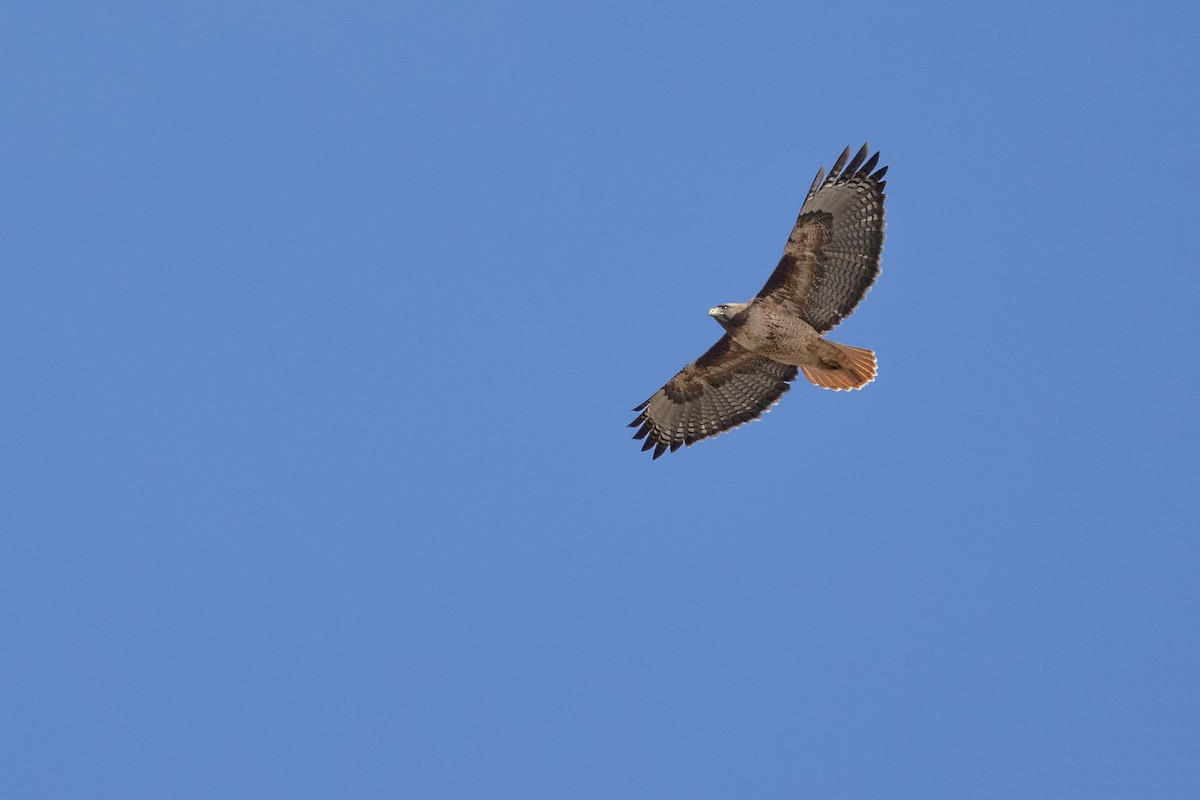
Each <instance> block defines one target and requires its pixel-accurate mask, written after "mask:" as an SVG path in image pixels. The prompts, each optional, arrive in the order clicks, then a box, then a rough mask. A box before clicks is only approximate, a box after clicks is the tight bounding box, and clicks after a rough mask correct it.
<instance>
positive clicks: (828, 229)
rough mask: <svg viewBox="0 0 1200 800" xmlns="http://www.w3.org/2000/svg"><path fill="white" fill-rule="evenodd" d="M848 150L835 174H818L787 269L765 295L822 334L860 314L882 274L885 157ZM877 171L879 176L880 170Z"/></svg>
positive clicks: (791, 242)
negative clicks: (858, 310)
mask: <svg viewBox="0 0 1200 800" xmlns="http://www.w3.org/2000/svg"><path fill="white" fill-rule="evenodd" d="M868 152H869V150H868V149H867V146H866V145H865V144H864V145H863V146H862V149H861V150H859V151H858V154H857V155H856V156H854V158H853V159H851V160H850V163H849V164H847V163H846V159H847V158H849V157H850V148H848V147H847V148H846V149H845V150H844V151H843V152H842V155H841V156H840V157H839V158H838V160H837V162H836V163H835V164H834V165H833V169H832V170H830V171H829V177H828V178H825V170H824V169H820V170H818V171H817V177H816V178H815V179H814V180H813V184H812V187H811V188H810V189H809V190H808V196H807V197H806V198H805V199H804V205H803V206H802V207H801V208H800V217H799V219H797V220H796V227H795V228H794V229H793V230H792V235H791V236H789V237H788V242H787V246H786V247H785V248H784V251H783V258H781V259H780V260H779V266H777V267H776V268H775V271H774V272H773V273H771V277H770V279H769V280H768V281H767V283H766V285H765V286H763V288H762V291H761V292H759V293H758V297H770V298H772V299H774V300H775V301H777V302H779V303H780V304H782V305H783V306H784V307H786V308H788V309H789V310H791V311H792V312H793V313H794V314H796V315H797V316H799V317H800V318H801V319H803V320H804V321H805V322H807V323H808V324H809V325H812V326H813V327H814V328H816V329H817V332H818V333H825V332H826V331H828V330H830V329H832V328H833V327H834V326H835V325H837V324H838V323H839V322H841V321H842V320H843V319H845V318H846V317H848V316H850V314H851V313H852V312H853V311H854V307H855V306H857V305H858V303H859V301H860V300H862V299H863V295H865V294H866V293H867V290H868V289H870V288H871V284H873V283H874V282H875V278H876V277H878V276H879V258H880V255H881V254H882V252H883V228H884V221H883V201H884V199H885V197H886V196H885V195H884V193H883V189H884V187H885V186H887V182H886V181H884V180H883V176H884V175H885V174H887V167H880V168H879V169H878V170H875V166H876V164H878V163H879V153H876V154H875V155H873V156H871V157H870V158H869V159H868V158H867V153H868ZM873 170H874V171H873Z"/></svg>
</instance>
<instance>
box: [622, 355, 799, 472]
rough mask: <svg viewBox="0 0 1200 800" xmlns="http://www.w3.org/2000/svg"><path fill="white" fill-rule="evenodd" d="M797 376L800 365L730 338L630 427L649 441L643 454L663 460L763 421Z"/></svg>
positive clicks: (660, 393)
mask: <svg viewBox="0 0 1200 800" xmlns="http://www.w3.org/2000/svg"><path fill="white" fill-rule="evenodd" d="M795 377H796V368H795V367H790V366H788V365H787V364H780V363H779V362H778V361H772V360H771V359H769V358H763V357H762V356H758V355H755V354H754V353H751V352H750V351H749V350H747V349H745V348H744V347H742V346H741V345H739V344H738V343H737V342H735V341H734V340H733V338H732V337H730V336H729V334H726V335H724V336H722V337H721V339H720V341H718V342H717V343H716V344H715V345H713V346H712V347H711V348H709V350H708V352H707V353H705V354H704V355H702V356H700V357H699V358H697V359H696V360H695V361H693V362H692V363H691V364H688V365H687V366H686V367H684V368H683V369H682V370H680V371H679V374H678V375H676V376H675V377H674V378H671V380H669V381H667V385H666V386H664V387H662V388H661V389H659V390H658V391H657V392H655V393H654V395H653V396H652V397H651V398H650V399H649V400H647V401H646V402H644V403H642V404H641V405H640V406H638V407H637V408H635V409H634V411H640V412H641V413H640V414H638V416H637V419H635V420H634V421H633V422H632V423H630V425H629V427H631V428H637V429H638V431H637V433H635V434H634V435H633V438H634V439H645V440H646V442H645V444H643V445H642V450H649V449H650V448H651V447H653V448H654V457H655V458H658V457H659V456H661V455H662V454H663V452H664V451H666V450H667V449H668V448H670V450H671V452H675V451H676V450H678V449H679V448H680V446H682V445H688V446H691V445H692V444H693V443H694V442H698V441H700V440H701V439H707V438H708V437H710V436H716V435H717V434H718V433H722V432H723V431H727V430H729V429H730V428H736V427H737V426H738V425H741V424H742V423H744V422H750V421H751V420H755V419H758V418H759V417H760V416H762V414H763V412H764V411H766V410H768V409H769V408H770V407H771V406H772V405H774V404H775V402H776V401H778V400H779V398H780V396H781V395H782V394H783V393H784V392H786V391H787V390H788V389H790V388H791V387H790V386H788V381H790V380H792V379H793V378H795Z"/></svg>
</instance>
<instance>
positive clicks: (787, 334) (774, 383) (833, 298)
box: [629, 144, 887, 458]
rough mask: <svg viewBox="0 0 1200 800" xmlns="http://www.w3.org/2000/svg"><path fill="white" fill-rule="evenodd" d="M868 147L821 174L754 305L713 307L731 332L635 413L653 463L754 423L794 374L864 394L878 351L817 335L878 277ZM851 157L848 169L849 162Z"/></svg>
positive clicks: (874, 188) (879, 236) (877, 203)
mask: <svg viewBox="0 0 1200 800" xmlns="http://www.w3.org/2000/svg"><path fill="white" fill-rule="evenodd" d="M868 152H869V150H868V149H867V146H866V145H865V144H864V145H863V146H862V149H861V150H859V151H858V154H857V155H855V156H854V158H852V159H851V158H850V148H846V150H845V151H844V152H843V153H842V155H841V156H840V157H839V158H838V160H837V162H836V163H834V165H833V169H831V170H830V171H829V177H828V178H826V177H825V171H824V169H821V170H818V171H817V177H816V178H815V179H814V180H813V183H812V187H811V188H809V190H808V196H807V197H806V198H805V200H804V205H803V206H802V207H801V209H800V216H799V218H798V219H797V220H796V226H795V227H794V228H793V229H792V234H791V236H789V237H788V241H787V244H786V245H785V247H784V251H783V257H782V258H781V259H780V260H779V265H778V266H777V267H776V268H775V271H774V272H773V273H771V277H770V278H768V279H767V283H766V285H765V286H763V288H762V291H760V292H759V293H758V294H757V295H755V297H754V298H753V299H752V300H751V301H750V302H748V303H726V304H724V305H720V306H717V307H716V308H713V309H710V310H709V312H708V313H709V315H710V316H712V317H713V318H714V319H716V321H717V322H718V323H719V324H720V325H721V327H722V328H724V329H725V335H724V336H722V337H721V339H720V340H719V341H718V342H717V343H716V344H715V345H713V346H712V347H711V348H710V349H709V350H708V352H707V353H705V354H704V355H702V356H700V358H698V359H696V360H695V361H693V362H692V363H691V364H688V365H687V366H686V367H684V368H683V369H682V370H680V372H679V373H678V374H677V375H676V376H675V377H673V378H671V380H669V381H667V384H666V385H665V386H663V387H662V388H661V389H659V390H658V391H657V392H655V393H654V394H653V395H652V396H651V397H650V398H649V399H647V400H646V401H645V402H644V403H642V404H641V405H639V406H638V407H637V408H635V409H634V411H638V412H640V413H639V414H638V416H637V419H635V420H634V421H633V422H632V423H630V425H629V427H631V428H637V429H638V430H637V432H636V433H635V434H634V435H633V438H634V439H645V440H646V441H645V443H644V444H643V445H642V449H643V450H649V449H651V448H653V449H654V458H658V457H659V456H661V455H662V454H663V453H664V452H666V451H667V450H671V451H672V452H674V451H675V450H678V449H679V448H680V447H681V446H685V445H687V446H690V445H692V444H694V443H695V442H698V441H700V440H701V439H706V438H708V437H710V436H716V435H717V434H718V433H722V432H724V431H727V430H729V429H731V428H736V427H737V426H739V425H741V424H743V423H746V422H750V421H752V420H755V419H758V418H759V417H760V416H762V414H763V412H765V411H767V410H769V409H770V408H771V406H772V405H774V404H775V403H776V402H777V401H778V400H779V398H780V397H781V396H782V395H783V393H784V392H786V391H787V390H788V389H789V388H791V387H790V386H789V385H788V384H789V383H790V382H791V381H792V380H793V379H794V378H795V377H796V374H797V370H798V369H799V370H802V371H803V372H804V377H806V378H808V380H809V381H811V382H812V383H813V384H814V385H816V386H821V387H824V388H826V389H834V390H838V391H840V390H846V389H860V388H862V387H863V386H865V385H866V384H868V383H870V382H871V381H872V380H874V379H875V373H876V363H875V354H874V353H873V352H871V351H870V350H864V349H862V348H859V347H850V346H849V345H844V344H837V343H836V342H831V341H829V340H827V339H825V338H823V337H822V336H821V334H823V333H827V332H828V331H830V330H832V329H833V328H834V327H835V326H836V325H837V324H838V323H839V322H841V321H842V320H843V319H845V318H846V317H848V316H850V314H851V313H853V311H854V307H855V306H857V305H858V303H859V301H861V300H862V298H863V296H864V295H865V294H866V293H867V291H868V290H869V289H870V288H871V284H873V283H874V282H875V279H876V277H878V275H879V261H880V254H881V253H882V251H883V229H884V220H883V213H884V212H883V203H884V199H885V195H884V193H883V190H884V187H885V186H886V185H887V184H886V182H885V181H884V180H883V176H884V175H885V174H886V173H887V167H880V168H879V169H876V168H875V167H876V165H877V164H878V162H879V154H878V153H876V154H875V155H873V156H871V157H870V158H867V153H868ZM847 159H849V163H847Z"/></svg>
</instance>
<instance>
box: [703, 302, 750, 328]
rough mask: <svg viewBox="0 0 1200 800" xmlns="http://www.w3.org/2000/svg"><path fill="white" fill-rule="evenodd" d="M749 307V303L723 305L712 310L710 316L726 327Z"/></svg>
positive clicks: (709, 312) (709, 311)
mask: <svg viewBox="0 0 1200 800" xmlns="http://www.w3.org/2000/svg"><path fill="white" fill-rule="evenodd" d="M748 305H749V303H722V304H721V305H719V306H717V307H716V308H710V309H709V310H708V315H709V316H710V317H712V318H713V319H715V320H716V321H717V322H719V323H721V325H722V326H725V325H728V324H729V323H730V322H731V321H732V320H733V318H734V317H736V316H737V315H738V314H739V313H741V311H742V309H743V308H745V307H746V306H748Z"/></svg>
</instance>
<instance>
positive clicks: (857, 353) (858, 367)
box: [800, 342, 876, 392]
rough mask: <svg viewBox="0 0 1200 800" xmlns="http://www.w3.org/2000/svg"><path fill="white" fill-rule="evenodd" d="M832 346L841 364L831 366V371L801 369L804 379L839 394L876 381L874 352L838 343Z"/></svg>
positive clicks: (816, 368) (833, 343) (820, 368)
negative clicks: (835, 349)
mask: <svg viewBox="0 0 1200 800" xmlns="http://www.w3.org/2000/svg"><path fill="white" fill-rule="evenodd" d="M830 344H831V345H833V346H834V347H836V348H837V351H838V362H839V363H837V364H830V365H829V369H824V368H823V367H801V368H800V369H802V370H803V371H804V377H806V378H808V379H809V380H810V381H811V382H812V383H813V384H815V385H817V386H820V387H823V388H825V389H833V390H835V391H839V392H840V391H844V390H847V389H861V388H862V387H864V386H866V385H867V384H868V383H870V382H871V381H873V380H875V371H876V363H875V354H874V353H873V352H871V351H870V350H864V349H862V348H861V347H851V346H850V345H846V344H838V343H837V342H830Z"/></svg>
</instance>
